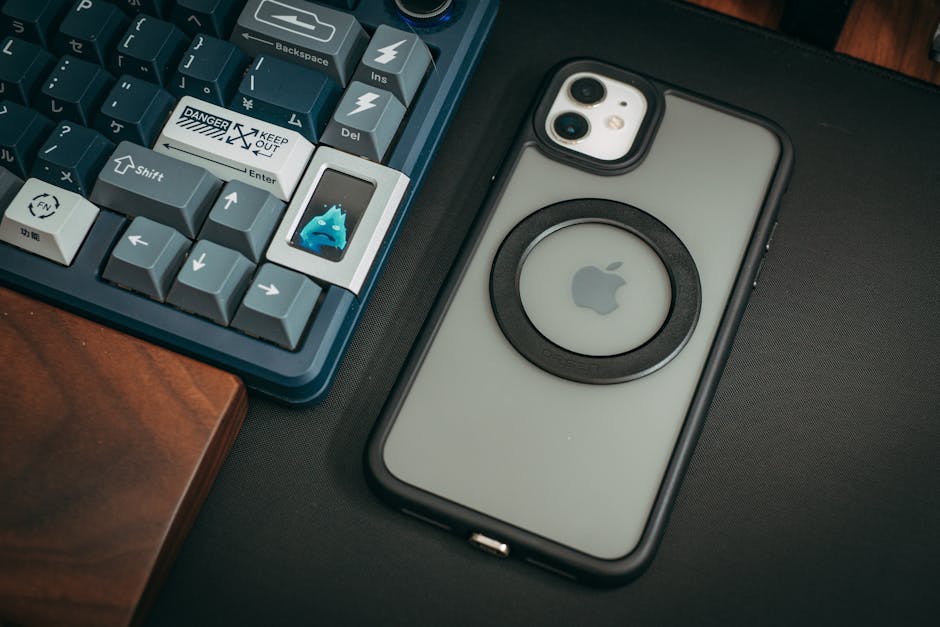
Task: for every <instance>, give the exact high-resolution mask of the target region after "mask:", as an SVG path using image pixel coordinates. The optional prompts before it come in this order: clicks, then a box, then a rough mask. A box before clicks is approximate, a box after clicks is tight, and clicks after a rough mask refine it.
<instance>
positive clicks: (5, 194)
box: [0, 168, 23, 216]
mask: <svg viewBox="0 0 940 627" xmlns="http://www.w3.org/2000/svg"><path fill="white" fill-rule="evenodd" d="M21 187H23V180H22V179H20V177H18V176H16V175H14V174H13V173H12V172H10V171H9V170H7V169H6V168H0V216H2V215H3V212H4V211H6V209H7V205H9V204H10V202H11V201H12V200H13V197H14V196H16V194H17V192H19V191H20V188H21Z"/></svg>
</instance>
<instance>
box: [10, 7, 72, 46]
mask: <svg viewBox="0 0 940 627" xmlns="http://www.w3.org/2000/svg"><path fill="white" fill-rule="evenodd" d="M69 5H70V3H69V0H7V2H6V4H4V5H3V10H2V11H0V32H2V33H12V34H13V35H16V36H17V37H19V38H21V39H25V40H27V41H31V42H33V43H35V44H39V45H40V46H42V47H43V48H48V47H49V44H50V42H51V41H52V33H53V28H54V27H55V26H56V25H58V23H59V21H60V20H61V19H62V16H63V15H64V14H65V12H66V11H68V9H69Z"/></svg>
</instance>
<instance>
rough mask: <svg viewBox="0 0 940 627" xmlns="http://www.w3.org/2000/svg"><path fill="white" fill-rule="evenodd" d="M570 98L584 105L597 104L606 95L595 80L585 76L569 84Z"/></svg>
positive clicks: (605, 91)
mask: <svg viewBox="0 0 940 627" xmlns="http://www.w3.org/2000/svg"><path fill="white" fill-rule="evenodd" d="M570 91H571V97H572V98H574V99H575V100H577V101H578V102H580V103H581V104H585V105H593V104H597V103H598V102H600V101H601V100H603V99H604V96H606V95H607V90H606V89H604V85H602V84H601V82H600V81H599V80H597V79H596V78H591V77H589V76H585V77H584V78H579V79H578V80H576V81H575V82H573V83H571V90H570Z"/></svg>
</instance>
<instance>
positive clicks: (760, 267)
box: [751, 255, 767, 290]
mask: <svg viewBox="0 0 940 627" xmlns="http://www.w3.org/2000/svg"><path fill="white" fill-rule="evenodd" d="M766 260H767V256H766V255H765V256H763V257H761V258H760V264H759V265H758V266H757V272H755V273H754V282H753V283H751V289H752V290H756V289H757V282H758V281H759V280H760V275H761V272H763V271H764V262H765V261H766Z"/></svg>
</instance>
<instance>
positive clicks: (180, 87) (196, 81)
mask: <svg viewBox="0 0 940 627" xmlns="http://www.w3.org/2000/svg"><path fill="white" fill-rule="evenodd" d="M246 65H248V57H247V56H245V53H244V52H242V51H241V49H240V48H238V47H237V46H236V45H235V44H233V43H232V42H230V41H224V40H222V39H216V38H215V37H209V36H208V35H196V37H195V38H194V39H193V42H192V43H191V44H190V45H189V48H188V49H187V50H186V52H184V53H183V58H182V59H180V62H179V65H178V66H177V68H176V75H175V76H174V78H173V80H171V81H170V91H171V92H172V93H173V95H174V96H176V97H177V98H182V97H183V96H193V97H194V98H199V99H200V100H205V101H206V102H211V103H212V104H217V105H222V106H224V105H225V103H226V102H228V99H229V98H230V97H231V95H232V94H233V93H234V92H235V87H236V86H237V85H238V81H239V79H240V78H241V75H242V71H243V70H244V69H245V66H246Z"/></svg>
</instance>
